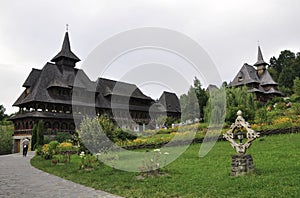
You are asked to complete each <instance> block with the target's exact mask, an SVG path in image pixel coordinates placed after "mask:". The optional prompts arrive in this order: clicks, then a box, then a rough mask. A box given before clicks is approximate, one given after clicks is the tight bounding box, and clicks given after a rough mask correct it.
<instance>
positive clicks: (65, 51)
mask: <svg viewBox="0 0 300 198" xmlns="http://www.w3.org/2000/svg"><path fill="white" fill-rule="evenodd" d="M51 61H52V62H55V64H57V65H65V66H71V67H75V64H76V63H77V62H78V61H80V59H79V58H78V57H77V56H76V55H75V54H74V53H73V52H72V51H71V45H70V40H69V34H68V32H66V33H65V38H64V41H63V45H62V48H61V50H60V52H59V53H58V54H57V55H56V56H55V57H54V58H52V60H51Z"/></svg>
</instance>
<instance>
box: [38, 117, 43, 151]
mask: <svg viewBox="0 0 300 198" xmlns="http://www.w3.org/2000/svg"><path fill="white" fill-rule="evenodd" d="M36 134H37V135H36V145H41V146H42V145H44V122H43V120H39V122H38V124H37V129H36Z"/></svg>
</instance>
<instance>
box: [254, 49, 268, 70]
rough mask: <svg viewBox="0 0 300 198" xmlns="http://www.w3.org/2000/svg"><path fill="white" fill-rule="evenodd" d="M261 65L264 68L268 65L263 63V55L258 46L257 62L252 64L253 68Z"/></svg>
mask: <svg viewBox="0 0 300 198" xmlns="http://www.w3.org/2000/svg"><path fill="white" fill-rule="evenodd" d="M261 65H264V66H266V65H268V63H266V62H265V61H264V58H263V55H262V53H261V49H260V46H258V53H257V62H256V63H255V64H254V66H256V67H258V66H261Z"/></svg>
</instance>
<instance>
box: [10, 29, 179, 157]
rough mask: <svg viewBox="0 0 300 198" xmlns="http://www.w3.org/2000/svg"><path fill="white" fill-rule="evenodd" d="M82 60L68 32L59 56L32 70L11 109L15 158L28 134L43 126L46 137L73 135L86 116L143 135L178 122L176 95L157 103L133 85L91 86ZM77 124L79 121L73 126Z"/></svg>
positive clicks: (101, 83)
mask: <svg viewBox="0 0 300 198" xmlns="http://www.w3.org/2000/svg"><path fill="white" fill-rule="evenodd" d="M79 61H80V59H79V58H78V57H77V56H76V55H75V54H74V53H73V52H72V51H71V47H70V41H69V35H68V32H66V33H65V37H64V41H63V45H62V49H61V51H60V52H59V53H58V54H57V55H56V56H54V58H52V60H51V62H47V63H46V65H45V66H44V67H43V68H42V69H32V71H31V72H30V74H29V76H28V77H27V79H26V80H25V82H24V84H23V87H24V88H25V90H24V92H23V93H22V94H21V95H20V97H19V98H18V99H17V100H16V102H15V103H14V104H13V106H17V107H19V112H18V113H17V114H16V115H15V116H14V117H12V118H11V120H12V121H13V124H14V136H13V140H14V152H19V151H20V141H21V140H22V139H23V138H25V137H30V136H31V132H32V128H33V126H34V124H36V123H37V122H38V121H39V120H43V122H44V128H45V134H55V133H56V132H67V133H74V132H75V128H76V125H75V121H76V120H77V119H78V120H80V119H82V118H83V116H85V115H93V116H95V115H103V114H105V115H107V116H109V117H110V118H111V120H113V121H114V122H117V123H118V124H120V123H121V125H122V126H120V127H123V128H130V129H132V130H135V131H141V130H143V129H144V128H145V126H146V125H147V126H150V127H155V119H156V118H158V117H159V116H162V115H166V116H169V117H171V118H172V119H174V120H176V119H180V118H181V109H180V102H179V99H178V97H177V96H176V95H175V94H174V93H170V92H164V93H163V94H162V95H161V97H160V99H159V100H158V101H155V100H153V99H152V98H150V97H148V96H146V95H145V94H143V93H142V91H141V90H140V89H139V88H138V87H137V86H136V85H134V84H130V83H126V82H119V81H114V80H110V79H105V78H98V79H97V80H96V81H92V80H90V79H89V77H88V76H87V75H86V74H85V72H84V71H83V70H82V69H77V68H76V63H77V62H79ZM76 123H77V121H76Z"/></svg>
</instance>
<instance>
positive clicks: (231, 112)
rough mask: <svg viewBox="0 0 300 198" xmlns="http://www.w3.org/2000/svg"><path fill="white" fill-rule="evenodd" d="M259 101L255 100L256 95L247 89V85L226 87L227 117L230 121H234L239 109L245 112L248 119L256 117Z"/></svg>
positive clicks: (244, 115)
mask: <svg viewBox="0 0 300 198" xmlns="http://www.w3.org/2000/svg"><path fill="white" fill-rule="evenodd" d="M257 107H258V103H257V102H256V101H255V100H254V95H253V94H252V93H249V92H248V91H247V87H245V86H244V87H237V88H228V89H226V117H225V120H226V121H227V122H228V123H232V122H234V120H235V118H236V117H237V116H236V113H237V111H238V110H241V111H242V112H243V117H244V118H245V119H246V120H248V121H251V120H252V121H253V120H254V118H255V110H256V109H257Z"/></svg>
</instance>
